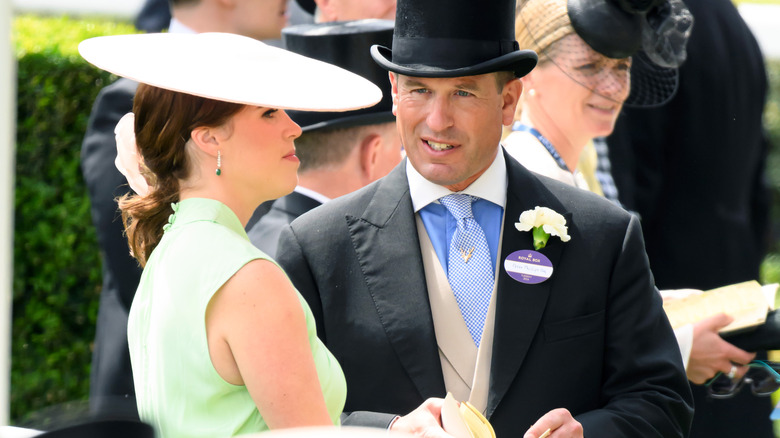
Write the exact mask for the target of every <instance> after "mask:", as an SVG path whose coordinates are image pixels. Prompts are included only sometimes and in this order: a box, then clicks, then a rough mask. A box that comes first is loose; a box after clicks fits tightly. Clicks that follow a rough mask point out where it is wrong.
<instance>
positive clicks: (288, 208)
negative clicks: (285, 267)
mask: <svg viewBox="0 0 780 438" xmlns="http://www.w3.org/2000/svg"><path fill="white" fill-rule="evenodd" d="M319 205H322V204H321V203H320V201H317V200H315V199H312V198H310V197H308V196H306V195H302V194H300V193H298V192H292V193H290V194H289V195H287V196H284V197H281V198H279V199H277V200H276V201H274V203H273V204H271V209H270V210H268V213H265V214H263V215H262V217H261V218H260V220H258V221H257V222H255V224H254V225H252V226H249V225H247V235H248V236H249V240H251V241H252V243H253V244H254V245H255V246H256V247H258V248H260V250H262V251H263V252H264V253H266V254H268V255H269V256H271V257H276V252H277V248H278V246H279V235H280V234H281V233H282V230H283V229H284V228H285V227H286V226H287V225H289V224H290V222H292V221H293V220H295V218H297V217H298V216H300V215H302V214H304V213H306V212H307V211H309V210H311V209H313V208H314V207H317V206H319ZM258 209H260V207H258Z"/></svg>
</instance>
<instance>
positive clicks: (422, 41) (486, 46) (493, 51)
mask: <svg viewBox="0 0 780 438" xmlns="http://www.w3.org/2000/svg"><path fill="white" fill-rule="evenodd" d="M518 50H520V46H519V45H518V44H517V41H515V40H503V41H483V40H467V39H457V38H429V37H420V38H415V37H400V36H395V37H393V53H392V62H393V63H395V64H398V65H403V66H427V67H433V68H442V69H455V68H462V67H470V66H472V65H476V64H479V63H481V62H485V61H489V60H491V59H494V58H498V57H500V56H503V55H506V54H508V53H512V52H515V51H518Z"/></svg>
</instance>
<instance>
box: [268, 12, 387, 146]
mask: <svg viewBox="0 0 780 438" xmlns="http://www.w3.org/2000/svg"><path fill="white" fill-rule="evenodd" d="M392 37H393V21H392V20H377V19H367V20H355V21H341V22H332V23H317V24H302V25H298V26H290V27H287V28H285V29H283V30H282V42H283V44H284V46H285V48H286V49H287V50H289V51H291V52H295V53H298V54H301V55H304V56H308V57H310V58H314V59H318V60H320V61H325V62H328V63H330V64H334V65H337V66H339V67H341V68H343V69H345V70H349V71H351V72H353V73H356V74H358V75H360V76H363V77H364V78H366V79H368V80H370V81H371V82H373V83H374V84H376V86H378V87H379V88H380V89H381V90H382V100H381V101H379V103H378V104H376V105H374V106H372V107H370V108H364V109H361V110H356V111H346V112H309V111H288V112H287V113H288V114H289V115H290V117H291V118H292V119H293V120H294V121H295V122H296V123H297V124H299V125H301V128H302V129H303V132H310V131H313V130H316V129H322V128H328V127H331V128H335V127H338V128H347V127H350V126H359V125H371V124H375V123H384V122H392V121H394V120H395V116H393V112H392V110H393V101H392V96H391V95H390V80H389V79H388V77H387V72H386V71H385V70H383V69H381V68H380V67H379V66H378V65H376V63H374V62H373V61H372V60H371V57H370V56H369V55H368V53H369V48H370V47H371V46H372V45H373V44H389V43H390V42H391V41H392ZM313 80H316V78H314V79H313ZM322 86H323V87H327V86H328V84H322Z"/></svg>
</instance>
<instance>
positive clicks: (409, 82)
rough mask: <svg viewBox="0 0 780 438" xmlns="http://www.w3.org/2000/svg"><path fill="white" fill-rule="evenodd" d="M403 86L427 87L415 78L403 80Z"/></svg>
mask: <svg viewBox="0 0 780 438" xmlns="http://www.w3.org/2000/svg"><path fill="white" fill-rule="evenodd" d="M404 87H407V88H428V86H427V85H425V84H424V83H422V82H421V81H419V80H417V79H407V80H406V81H404Z"/></svg>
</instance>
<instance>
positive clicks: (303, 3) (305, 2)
mask: <svg viewBox="0 0 780 438" xmlns="http://www.w3.org/2000/svg"><path fill="white" fill-rule="evenodd" d="M296 3H298V6H300V7H301V9H303V10H304V11H306V12H308V13H310V14H314V10H315V9H317V5H316V4H315V3H314V0H297V2H296Z"/></svg>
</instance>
